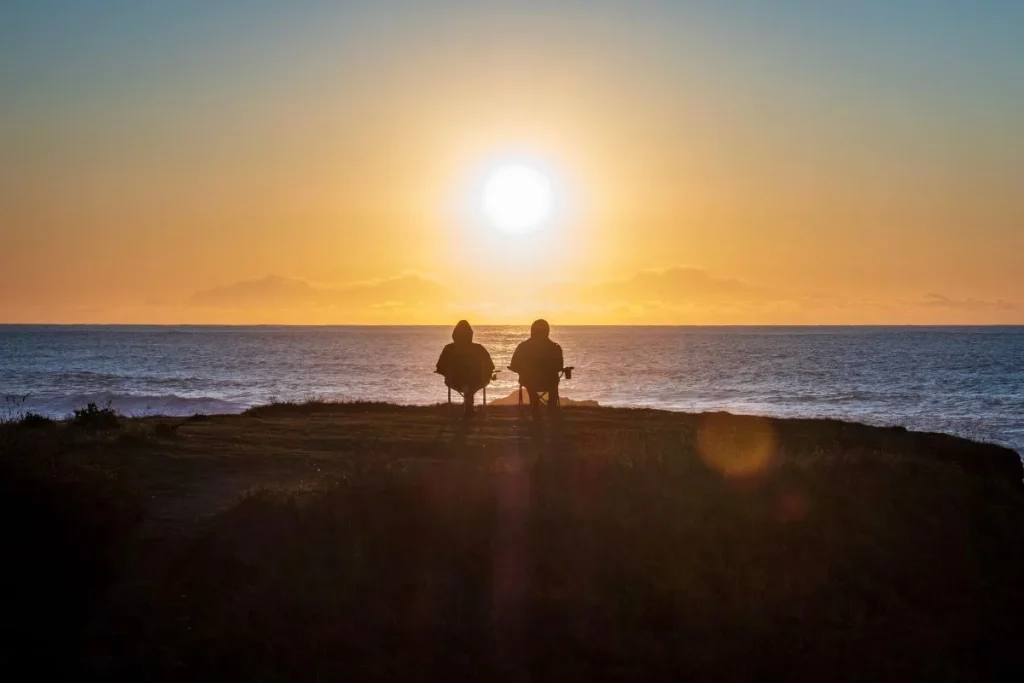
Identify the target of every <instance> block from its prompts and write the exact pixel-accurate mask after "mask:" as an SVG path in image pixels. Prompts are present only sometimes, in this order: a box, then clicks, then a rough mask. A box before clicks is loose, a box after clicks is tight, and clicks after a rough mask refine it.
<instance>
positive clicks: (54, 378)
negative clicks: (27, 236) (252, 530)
mask: <svg viewBox="0 0 1024 683" xmlns="http://www.w3.org/2000/svg"><path fill="white" fill-rule="evenodd" d="M450 333H451V329H450V328H449V327H262V326H259V327H192V326H183V327H160V326H154V327H149V326H0V397H3V398H2V401H0V412H2V411H4V410H6V411H7V412H11V411H12V410H20V411H24V410H33V411H37V412H41V413H44V414H48V415H51V416H64V415H67V414H68V413H69V412H70V411H72V410H73V409H75V408H79V407H81V406H83V405H85V404H86V403H88V402H96V403H101V404H104V403H106V402H107V401H110V402H111V403H112V405H113V406H114V407H115V408H117V409H118V410H120V411H122V412H124V413H126V414H129V415H147V414H169V415H190V414H193V413H196V412H202V413H231V412H239V411H242V410H244V409H245V408H246V407H248V406H251V405H254V404H259V403H266V402H268V401H271V400H295V399H306V398H313V397H315V398H323V399H329V400H356V399H360V400H385V401H394V402H398V403H409V404H429V403H436V402H439V401H443V400H445V398H446V391H445V388H444V385H443V383H442V382H441V380H440V378H439V377H438V376H437V375H435V374H433V370H434V364H435V363H436V361H437V356H438V354H439V353H440V350H441V347H442V346H443V345H444V344H445V343H446V342H448V341H450ZM527 334H528V331H527V328H526V327H525V326H524V327H478V328H477V329H476V341H478V342H480V343H482V344H484V345H485V346H486V347H487V348H488V350H489V351H490V353H491V356H492V357H493V359H494V361H495V365H497V366H498V367H499V368H501V369H504V368H505V366H506V365H507V364H508V361H509V359H510V358H511V356H512V351H513V349H514V348H515V345H516V344H517V343H519V342H520V341H522V340H523V339H525V338H526V336H527ZM552 337H553V338H554V339H555V340H556V341H558V342H559V343H560V344H561V345H562V347H563V349H564V351H565V359H566V364H567V365H574V366H575V367H576V371H575V373H574V374H573V377H572V379H571V380H569V381H566V382H565V383H564V384H563V391H562V393H563V395H566V396H569V397H571V398H574V399H589V400H596V401H598V402H599V403H600V404H601V405H607V406H633V407H654V408H663V409H667V410H683V411H713V410H727V411H730V412H734V413H748V414H759V415H773V416H781V417H833V418H841V419H847V420H855V421H859V422H866V423H870V424H881V425H903V426H906V427H908V428H911V429H920V430H928V431H940V432H948V433H953V434H959V435H964V436H968V437H971V438H975V439H982V440H987V441H992V442H996V443H1002V444H1005V445H1009V446H1011V447H1014V448H1016V449H1018V451H1024V327H935V328H921V327H558V326H556V327H554V329H553V331H552ZM515 378H516V376H515V375H514V374H512V373H510V372H508V371H507V370H504V372H502V373H501V374H500V375H499V379H498V380H497V382H496V383H495V384H493V385H492V386H491V387H490V388H489V396H490V397H491V398H495V397H499V396H506V395H508V394H511V393H512V392H513V391H514V390H515V387H516V379H515ZM26 397H27V398H26ZM15 404H16V405H17V407H15Z"/></svg>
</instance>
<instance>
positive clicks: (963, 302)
mask: <svg viewBox="0 0 1024 683" xmlns="http://www.w3.org/2000/svg"><path fill="white" fill-rule="evenodd" d="M920 305H921V306H924V307H926V308H948V309H952V310H955V311H1017V310H1020V309H1021V306H1020V304H1016V303H1014V302H1012V301H1007V300H1006V299H992V300H986V299H974V298H971V297H968V298H966V299H955V298H952V297H948V296H946V295H945V294H935V293H931V294H927V295H926V296H925V297H924V300H923V301H921V302H920Z"/></svg>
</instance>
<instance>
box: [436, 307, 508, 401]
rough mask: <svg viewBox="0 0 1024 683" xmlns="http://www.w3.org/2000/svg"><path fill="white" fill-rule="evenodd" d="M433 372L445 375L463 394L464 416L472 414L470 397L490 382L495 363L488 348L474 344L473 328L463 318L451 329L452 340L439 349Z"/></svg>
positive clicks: (447, 382) (449, 382)
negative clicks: (439, 352) (438, 356)
mask: <svg viewBox="0 0 1024 683" xmlns="http://www.w3.org/2000/svg"><path fill="white" fill-rule="evenodd" d="M435 372H437V373H438V374H439V375H442V376H444V383H445V384H446V385H447V386H448V387H450V388H452V389H455V390H456V391H458V392H459V393H460V394H462V397H463V399H464V403H465V406H466V415H472V414H473V399H474V397H475V395H476V392H478V391H480V390H481V389H483V388H484V387H485V386H487V385H488V384H490V382H491V376H492V375H493V374H494V362H493V361H492V360H491V354H489V353H487V349H485V348H484V347H483V346H482V345H480V344H475V343H473V328H472V327H470V325H469V323H468V322H466V321H465V320H460V321H459V322H458V324H456V325H455V329H454V330H452V343H451V344H448V345H446V346H445V347H444V349H442V350H441V357H440V358H438V359H437V370H436V371H435Z"/></svg>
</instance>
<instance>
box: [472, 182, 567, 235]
mask: <svg viewBox="0 0 1024 683" xmlns="http://www.w3.org/2000/svg"><path fill="white" fill-rule="evenodd" d="M482 201H483V210H484V213H485V214H486V215H487V217H488V218H489V219H490V220H491V221H492V222H493V223H494V225H495V226H497V227H498V228H499V229H501V230H504V231H505V232H510V233H527V232H533V231H534V230H537V229H538V228H540V227H541V226H542V225H544V223H545V222H546V221H547V220H548V219H549V218H550V216H551V209H552V192H551V181H550V180H548V178H547V177H545V176H544V174H542V173H541V172H540V171H538V170H536V169H534V168H531V167H529V166H503V167H501V168H499V169H497V170H496V171H494V172H493V173H492V174H491V176H490V177H489V178H488V179H487V182H486V184H485V185H484V189H483V197H482Z"/></svg>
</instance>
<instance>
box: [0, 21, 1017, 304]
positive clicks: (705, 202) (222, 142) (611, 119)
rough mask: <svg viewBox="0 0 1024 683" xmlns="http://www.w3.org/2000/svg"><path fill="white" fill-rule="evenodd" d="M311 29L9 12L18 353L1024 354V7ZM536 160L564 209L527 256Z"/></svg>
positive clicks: (1, 177) (7, 166) (3, 272)
mask: <svg viewBox="0 0 1024 683" xmlns="http://www.w3.org/2000/svg"><path fill="white" fill-rule="evenodd" d="M385 4H388V3H385ZM743 4H744V3H738V6H739V5H743ZM872 4H873V3H867V5H872ZM897 4H899V3H897ZM300 5H302V4H301V3H299V4H297V5H296V6H295V7H296V8H298V7H300ZM312 5H313V3H311V4H310V7H309V8H305V9H293V10H290V12H291V13H290V14H288V15H287V16H282V15H279V14H278V13H281V12H284V11H285V10H281V9H276V10H273V11H272V10H269V9H262V10H258V11H250V12H249V13H248V14H246V15H245V16H244V17H242V16H235V15H234V14H232V13H231V12H229V11H226V10H225V11H222V12H221V13H218V14H216V15H211V16H205V15H204V16H199V15H200V14H201V13H202V12H204V11H208V12H212V10H201V9H199V7H201V6H200V5H197V6H196V7H195V8H191V9H188V10H181V12H193V13H194V14H196V16H195V17H191V16H190V17H184V16H179V17H176V20H175V21H169V20H168V18H166V17H161V16H158V15H154V14H152V13H146V12H143V11H142V10H138V11H137V12H136V13H134V14H133V13H132V12H130V11H129V12H127V16H125V15H124V14H120V15H118V17H117V21H119V22H121V23H122V24H123V26H122V27H121V28H122V29H123V30H120V31H114V30H113V29H112V28H111V27H110V24H109V22H107V23H104V21H103V19H104V17H102V16H100V17H96V16H93V15H89V17H86V18H84V19H83V18H80V17H79V18H78V19H76V17H75V16H64V15H60V13H58V12H54V13H53V15H49V14H47V15H39V16H36V15H35V14H32V13H31V11H29V10H25V13H24V14H18V13H17V12H16V11H14V10H6V11H8V12H11V13H12V16H8V17H4V18H5V19H7V21H6V22H5V21H0V26H5V27H6V28H5V29H0V31H11V32H12V33H11V34H10V35H0V44H2V45H5V47H3V48H0V50H2V52H0V64H5V65H7V67H8V68H5V69H4V70H3V71H0V91H2V92H4V93H5V98H4V101H5V104H4V105H3V106H2V107H0V152H2V154H0V208H2V224H0V266H2V267H0V322H126V323H127V322H152V323H185V322H191V323H317V324H321V323H449V322H451V321H452V320H455V319H458V318H459V317H470V319H471V320H472V321H473V322H479V323H486V322H494V323H503V322H515V323H522V322H524V321H529V320H531V319H533V318H534V317H536V316H537V315H539V314H543V315H547V316H550V317H551V318H552V319H553V320H557V321H559V322H561V323H563V324H569V323H655V324H858V323H909V324H942V323H1024V277H1022V274H1021V273H1022V267H1021V261H1022V257H1021V254H1024V191H1022V190H1024V186H1022V181H1021V179H1022V178H1024V123H1022V122H1024V104H1022V103H1024V76H1022V74H1021V71H1022V69H1021V68H1020V66H1019V64H1022V63H1024V60H1021V59H1017V60H1016V61H1015V62H1014V61H1013V59H1012V58H1014V57H1018V56H1022V55H1019V52H1020V50H1021V48H1020V47H1019V45H1016V44H1015V43H1013V42H1012V35H1010V34H1009V33H1006V32H1005V31H1003V30H1002V29H1000V26H1003V25H1004V24H1005V23H1006V21H1007V20H1008V19H1009V18H1011V17H1008V16H1002V15H998V14H996V11H997V10H995V9H990V10H989V12H990V13H991V14H992V16H989V17H987V20H988V22H989V23H985V22H984V21H982V19H986V17H982V19H977V17H975V20H976V21H977V22H979V23H977V24H976V25H975V24H970V25H968V24H964V23H963V22H959V23H958V22H957V21H956V17H954V16H949V17H946V18H945V19H942V18H941V17H940V19H939V20H941V21H944V22H946V23H943V24H941V25H936V26H931V25H923V26H922V25H918V24H912V23H908V22H911V21H912V20H911V18H910V16H909V15H907V16H903V15H894V16H892V17H889V20H891V21H892V22H894V23H895V26H888V24H886V26H887V28H886V29H884V30H882V29H879V28H877V27H876V26H875V25H874V24H868V23H867V22H866V19H865V23H864V26H862V27H861V28H859V29H858V28H857V25H854V26H853V27H852V28H844V27H845V26H847V25H848V24H850V21H849V19H850V18H849V17H843V16H831V15H828V14H822V15H821V16H811V17H810V18H807V17H804V16H803V15H801V20H802V21H806V22H808V23H807V25H804V26H796V25H794V24H793V21H792V20H793V19H794V17H795V16H796V15H793V16H790V17H787V16H783V17H782V18H781V19H779V18H778V17H775V18H764V17H759V16H754V15H750V14H749V13H748V14H743V13H742V12H740V11H739V10H735V12H734V13H733V14H729V13H723V14H714V13H712V12H711V11H698V10H693V11H692V12H691V13H690V14H688V15H685V16H676V15H675V14H671V15H670V14H667V13H668V12H669V10H665V9H659V7H661V5H657V4H656V3H651V4H650V6H649V7H648V6H647V4H646V3H640V4H638V5H637V7H638V9H637V10H636V12H635V13H631V14H624V13H623V12H624V10H622V9H621V8H620V9H614V8H613V7H612V5H611V4H608V6H607V7H605V5H606V3H597V4H596V5H594V7H596V8H598V9H594V10H593V11H591V12H588V13H587V14H585V15H579V14H573V12H578V5H574V4H573V3H565V7H566V8H567V9H565V10H564V12H561V11H558V10H548V11H547V13H534V14H530V13H526V12H525V11H520V10H514V9H505V10H502V11H500V12H499V11H498V10H488V11H484V10H478V11H474V12H469V11H466V10H464V9H458V8H456V7H455V5H454V4H452V5H451V6H450V7H449V6H448V3H438V4H437V11H436V12H433V13H426V12H421V11H419V10H416V9H414V8H413V6H411V5H409V6H405V9H404V10H402V12H404V13H402V12H398V11H397V10H396V11H395V12H392V13H390V14H389V13H387V12H384V11H383V10H381V11H379V12H378V11H375V10H358V11H357V10H354V9H352V10H348V9H345V8H346V7H347V5H341V6H339V7H338V8H335V9H333V10H330V11H329V10H326V9H323V8H322V7H320V6H319V5H317V6H316V7H313V6H312ZM786 5H788V3H781V4H780V7H783V6H786ZM189 7H191V6H189ZM260 7H262V5H260ZM572 7H576V8H577V9H575V10H572V11H570V9H568V8H572ZM751 7H754V5H751ZM879 7H881V5H879ZM446 8H447V9H446ZM68 11H69V12H70V11H71V10H68ZM751 11H753V10H751ZM863 11H865V12H866V11H867V10H863ZM1003 11H1005V12H1007V13H1016V14H1019V12H1018V11H1017V10H1015V9H1013V7H1012V6H1011V5H1007V6H1006V8H1005V10H1003ZM261 12H262V14H261ZM780 13H782V14H783V15H784V11H783V10H780ZM1016 14H1014V17H1016ZM861 18H863V17H861ZM200 19H201V20H200ZM914 21H917V20H914ZM937 21H938V20H937ZM19 22H20V23H19ZM900 22H904V23H903V24H901V23H900ZM865 27H867V28H865ZM871 27H874V28H871ZM798 29H799V35H800V36H801V40H800V41H794V40H792V38H793V35H795V33H794V32H797V31H798ZM901 29H903V30H902V32H901ZM940 29H941V30H940ZM857 30H861V31H864V32H865V33H861V34H858V33H856V31H857ZM15 31H17V32H18V33H17V35H15V34H14V33H13V32H15ZM33 31H35V32H36V33H35V34H33ZM847 31H853V32H854V33H852V34H851V35H847V33H846V32H847ZM933 34H934V35H933ZM907 36H911V38H907ZM4 38H9V39H10V40H4ZM16 38H17V39H16ZM940 38H941V39H940ZM1013 63H1016V64H1018V66H1017V67H1013V66H1012V64H1013ZM1008 64H1009V65H1008ZM8 95H10V97H8ZM521 159H527V160H529V161H530V162H531V163H533V164H535V165H536V166H537V167H538V168H540V169H542V170H544V171H545V172H546V173H547V174H548V175H549V176H550V177H551V178H552V179H553V182H554V183H555V187H556V201H557V203H558V209H559V210H558V211H557V212H556V216H555V218H554V219H553V220H552V221H551V222H550V224H549V225H546V226H545V227H544V228H543V229H541V230H539V231H538V232H536V233H534V234H530V235H521V236H509V235H505V234H503V233H501V232H500V231H498V230H496V229H495V228H494V227H493V226H491V225H489V224H487V223H486V222H485V221H480V220H478V219H476V218H474V217H473V215H472V214H473V211H472V209H473V207H474V206H475V204H476V203H477V202H478V201H479V197H478V193H477V192H476V190H474V189H473V188H474V187H476V186H477V185H478V184H479V181H480V176H481V173H482V172H483V169H486V168H487V167H489V166H493V165H494V164H496V163H501V162H502V161H503V160H509V161H515V160H521Z"/></svg>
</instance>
